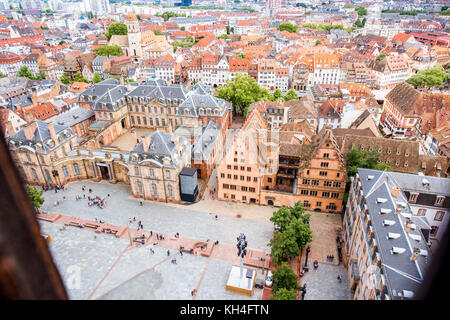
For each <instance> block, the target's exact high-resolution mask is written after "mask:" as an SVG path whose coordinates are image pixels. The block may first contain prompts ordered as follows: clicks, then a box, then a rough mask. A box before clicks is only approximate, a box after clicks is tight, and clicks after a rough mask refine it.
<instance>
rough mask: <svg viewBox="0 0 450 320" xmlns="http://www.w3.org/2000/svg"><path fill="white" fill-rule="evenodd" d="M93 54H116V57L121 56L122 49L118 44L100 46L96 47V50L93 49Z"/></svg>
mask: <svg viewBox="0 0 450 320" xmlns="http://www.w3.org/2000/svg"><path fill="white" fill-rule="evenodd" d="M95 54H96V55H97V56H116V57H121V56H123V50H122V48H121V47H120V46H118V45H113V46H101V47H98V49H97V50H95Z"/></svg>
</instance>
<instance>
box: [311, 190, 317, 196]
mask: <svg viewBox="0 0 450 320" xmlns="http://www.w3.org/2000/svg"><path fill="white" fill-rule="evenodd" d="M309 195H310V196H313V197H316V196H317V191H310V192H309Z"/></svg>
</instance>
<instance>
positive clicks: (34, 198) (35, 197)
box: [25, 185, 45, 208]
mask: <svg viewBox="0 0 450 320" xmlns="http://www.w3.org/2000/svg"><path fill="white" fill-rule="evenodd" d="M25 187H26V191H27V194H28V197H29V198H30V201H31V204H32V205H33V206H34V207H35V208H40V207H41V206H42V204H43V203H44V201H45V200H44V198H42V194H43V193H44V191H38V190H36V189H35V188H33V187H31V186H29V185H27V186H25Z"/></svg>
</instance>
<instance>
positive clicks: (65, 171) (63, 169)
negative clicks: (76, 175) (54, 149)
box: [61, 166, 69, 178]
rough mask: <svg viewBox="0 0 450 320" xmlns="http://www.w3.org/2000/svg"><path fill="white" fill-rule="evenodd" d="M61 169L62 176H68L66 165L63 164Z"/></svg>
mask: <svg viewBox="0 0 450 320" xmlns="http://www.w3.org/2000/svg"><path fill="white" fill-rule="evenodd" d="M61 169H62V171H63V174H64V177H65V178H67V177H68V176H69V170H67V167H66V166H63V167H62V168H61Z"/></svg>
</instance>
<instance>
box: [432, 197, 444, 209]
mask: <svg viewBox="0 0 450 320" xmlns="http://www.w3.org/2000/svg"><path fill="white" fill-rule="evenodd" d="M444 199H445V198H444V197H442V196H437V197H436V203H435V204H434V205H435V206H440V207H441V206H442V204H443V203H444Z"/></svg>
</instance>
